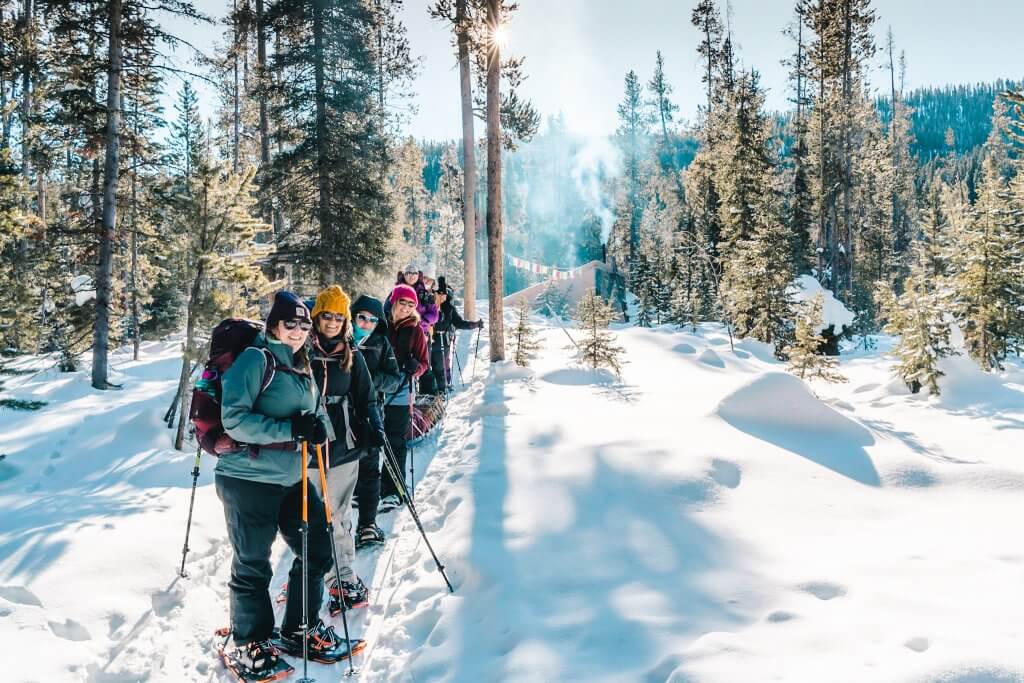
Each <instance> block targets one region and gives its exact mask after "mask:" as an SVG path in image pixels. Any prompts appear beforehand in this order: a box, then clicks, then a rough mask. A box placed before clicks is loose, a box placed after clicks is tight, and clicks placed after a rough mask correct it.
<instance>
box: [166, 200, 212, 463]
mask: <svg viewBox="0 0 1024 683" xmlns="http://www.w3.org/2000/svg"><path fill="white" fill-rule="evenodd" d="M201 191H202V193H203V210H202V230H201V233H200V234H201V237H200V241H199V244H200V248H199V249H198V251H199V252H200V253H201V254H205V253H207V252H208V250H209V247H210V245H209V244H208V240H207V226H208V224H209V215H210V214H209V199H210V195H209V187H208V185H207V184H206V183H203V185H202V187H201ZM205 265H206V259H204V258H197V259H196V272H195V277H194V278H193V279H192V290H191V291H190V292H189V296H188V307H187V308H186V309H185V343H184V346H183V348H182V354H181V373H180V375H179V376H178V398H177V402H178V405H179V406H180V408H179V412H178V431H177V432H176V433H175V435H174V447H175V448H176V449H178V450H179V451H180V450H181V449H182V447H183V446H184V445H185V431H186V425H187V424H188V413H189V408H190V401H189V398H190V397H189V393H188V385H189V380H190V379H191V377H192V363H193V360H194V359H195V358H196V357H197V354H198V349H196V348H195V344H196V309H197V308H198V307H199V296H200V293H201V292H202V289H203V280H204V279H205V278H206V268H205Z"/></svg>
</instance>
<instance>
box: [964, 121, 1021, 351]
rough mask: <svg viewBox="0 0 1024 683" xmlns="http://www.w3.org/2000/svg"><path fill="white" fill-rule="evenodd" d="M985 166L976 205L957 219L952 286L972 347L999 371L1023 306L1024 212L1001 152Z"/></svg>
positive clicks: (969, 345) (1011, 343)
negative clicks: (1004, 169) (1010, 185)
mask: <svg viewBox="0 0 1024 683" xmlns="http://www.w3.org/2000/svg"><path fill="white" fill-rule="evenodd" d="M995 132H996V133H998V131H995ZM983 169H984V175H983V178H982V181H981V185H980V186H979V188H978V199H977V201H976V202H975V204H974V207H973V208H972V209H971V210H970V212H969V213H968V215H967V219H966V220H964V219H963V217H962V216H960V217H959V218H960V220H955V221H954V226H955V230H954V232H955V234H954V235H953V236H952V240H953V241H954V242H955V244H956V245H957V247H956V249H955V250H954V251H953V255H952V258H951V263H950V266H951V271H952V275H951V278H950V284H951V286H952V289H953V291H954V296H955V299H954V303H953V310H954V314H955V315H956V317H957V320H958V321H959V322H960V324H961V329H962V330H963V333H964V341H965V343H966V345H967V349H968V351H969V352H970V354H971V356H972V357H973V358H974V359H975V360H976V361H978V363H979V364H980V365H981V367H982V368H983V369H985V370H999V369H1002V363H1003V360H1004V359H1005V358H1006V355H1007V354H1008V353H1009V352H1010V351H1012V350H1013V347H1014V346H1015V340H1014V329H1015V325H1016V324H1018V323H1017V321H1018V319H1019V318H1020V316H1021V306H1022V305H1024V292H1022V291H1021V289H1022V287H1021V281H1020V259H1021V256H1020V254H1021V246H1020V237H1019V236H1020V235H1021V234H1022V232H1024V227H1022V225H1021V224H1022V222H1024V216H1022V215H1021V214H1020V213H1018V212H1017V211H1015V210H1014V207H1013V201H1012V195H1011V194H1010V191H1009V188H1008V187H1007V183H1006V181H1005V180H1004V178H1003V175H1002V173H1001V172H1000V170H999V155H998V154H995V155H993V154H989V155H988V156H986V158H985V161H984V163H983Z"/></svg>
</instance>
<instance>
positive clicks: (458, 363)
mask: <svg viewBox="0 0 1024 683" xmlns="http://www.w3.org/2000/svg"><path fill="white" fill-rule="evenodd" d="M452 355H454V356H455V367H457V368H458V369H459V385H460V386H463V387H464V386H466V378H465V377H463V376H462V362H461V361H459V349H458V348H457V347H456V346H455V337H454V335H453V336H452Z"/></svg>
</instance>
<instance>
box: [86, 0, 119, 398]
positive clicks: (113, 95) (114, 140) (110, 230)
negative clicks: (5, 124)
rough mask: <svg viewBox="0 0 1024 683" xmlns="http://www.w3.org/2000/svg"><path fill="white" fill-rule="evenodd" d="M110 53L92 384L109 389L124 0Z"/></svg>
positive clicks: (113, 10) (113, 18)
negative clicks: (108, 357)
mask: <svg viewBox="0 0 1024 683" xmlns="http://www.w3.org/2000/svg"><path fill="white" fill-rule="evenodd" d="M108 9H109V11H108V14H107V16H108V17H109V29H110V38H109V49H108V52H107V59H108V62H107V130H106V135H105V141H104V142H105V144H106V156H105V160H104V168H103V225H102V228H101V230H100V250H99V251H100V253H99V264H98V265H97V266H96V324H95V326H94V327H93V335H92V386H93V387H94V388H96V389H107V388H109V387H110V385H109V383H108V382H107V346H108V345H109V342H110V280H111V277H112V272H113V260H114V259H113V249H114V228H115V225H116V219H117V172H118V157H117V155H118V151H119V150H118V143H119V142H120V139H119V136H118V119H119V110H118V108H119V105H120V102H121V0H110V5H109V8H108Z"/></svg>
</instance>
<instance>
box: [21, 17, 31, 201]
mask: <svg viewBox="0 0 1024 683" xmlns="http://www.w3.org/2000/svg"><path fill="white" fill-rule="evenodd" d="M32 9H33V8H32V0H25V6H24V18H25V27H24V31H25V36H24V46H25V53H24V54H23V55H22V59H23V62H22V67H21V169H22V176H23V178H24V181H25V187H26V188H28V187H31V186H32V162H31V150H30V147H29V130H30V129H31V120H32V57H31V55H32V48H33V46H32V21H33V18H32ZM23 204H24V210H25V211H26V212H27V211H28V193H27V192H26V193H25V198H24V200H23Z"/></svg>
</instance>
